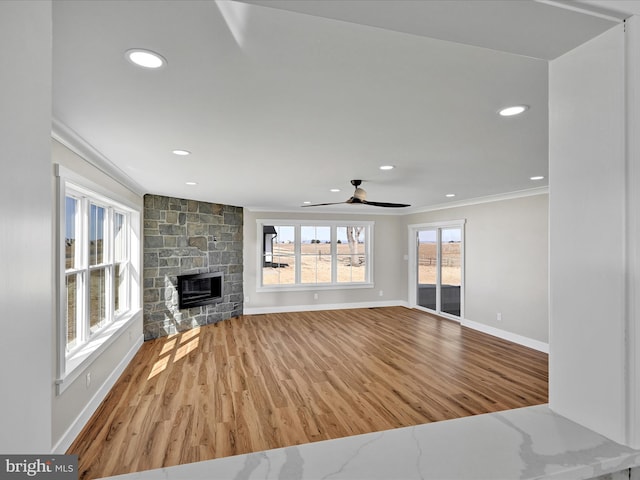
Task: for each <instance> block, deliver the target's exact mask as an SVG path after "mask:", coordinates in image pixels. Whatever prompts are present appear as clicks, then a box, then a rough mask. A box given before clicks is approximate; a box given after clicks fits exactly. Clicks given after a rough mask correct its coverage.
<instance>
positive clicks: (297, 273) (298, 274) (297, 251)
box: [293, 224, 302, 285]
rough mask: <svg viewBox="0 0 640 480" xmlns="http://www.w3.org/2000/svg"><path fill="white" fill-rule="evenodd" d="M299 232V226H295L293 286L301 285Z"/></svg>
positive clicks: (300, 228)
mask: <svg viewBox="0 0 640 480" xmlns="http://www.w3.org/2000/svg"><path fill="white" fill-rule="evenodd" d="M301 230H302V227H301V226H300V224H297V225H295V228H294V230H293V231H294V234H293V251H294V257H295V264H296V271H295V280H294V284H295V285H300V283H302V247H301V242H302V240H301V238H302V236H301Z"/></svg>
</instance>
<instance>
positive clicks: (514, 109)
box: [498, 105, 529, 117]
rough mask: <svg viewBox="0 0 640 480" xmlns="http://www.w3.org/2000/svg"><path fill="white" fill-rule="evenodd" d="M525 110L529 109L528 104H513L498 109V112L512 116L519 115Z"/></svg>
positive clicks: (503, 115) (501, 114)
mask: <svg viewBox="0 0 640 480" xmlns="http://www.w3.org/2000/svg"><path fill="white" fill-rule="evenodd" d="M527 110H529V105H513V106H511V107H505V108H502V109H500V110H499V111H498V114H499V115H500V116H502V117H513V116H514V115H520V114H521V113H524V112H526V111H527Z"/></svg>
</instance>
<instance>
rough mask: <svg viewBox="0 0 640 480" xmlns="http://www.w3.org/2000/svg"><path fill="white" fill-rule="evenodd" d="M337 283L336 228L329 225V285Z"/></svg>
mask: <svg viewBox="0 0 640 480" xmlns="http://www.w3.org/2000/svg"><path fill="white" fill-rule="evenodd" d="M336 283H338V228H337V227H336V226H335V225H331V284H332V285H333V284H336Z"/></svg>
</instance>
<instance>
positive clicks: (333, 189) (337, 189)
mask: <svg viewBox="0 0 640 480" xmlns="http://www.w3.org/2000/svg"><path fill="white" fill-rule="evenodd" d="M329 191H330V192H333V193H337V192H339V191H340V189H339V188H332V189H331V190H329Z"/></svg>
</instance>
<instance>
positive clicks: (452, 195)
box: [445, 193, 456, 198]
mask: <svg viewBox="0 0 640 480" xmlns="http://www.w3.org/2000/svg"><path fill="white" fill-rule="evenodd" d="M455 196H456V194H455V193H447V194H446V195H445V197H447V198H452V197H455Z"/></svg>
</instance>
